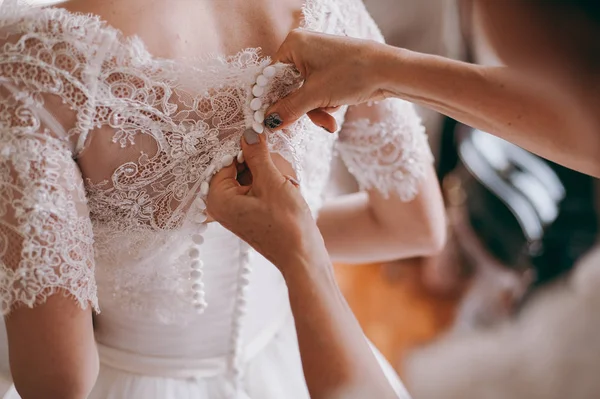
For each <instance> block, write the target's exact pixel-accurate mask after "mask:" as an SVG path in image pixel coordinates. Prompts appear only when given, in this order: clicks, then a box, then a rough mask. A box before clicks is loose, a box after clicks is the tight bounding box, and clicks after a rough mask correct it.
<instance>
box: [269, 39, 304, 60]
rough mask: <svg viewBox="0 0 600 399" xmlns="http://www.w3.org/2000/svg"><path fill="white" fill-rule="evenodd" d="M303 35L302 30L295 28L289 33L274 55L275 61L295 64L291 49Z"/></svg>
mask: <svg viewBox="0 0 600 399" xmlns="http://www.w3.org/2000/svg"><path fill="white" fill-rule="evenodd" d="M301 36H302V32H301V31H300V30H293V31H291V32H290V33H288V35H287V36H286V38H285V40H284V41H283V43H282V44H281V46H279V49H278V50H277V53H275V55H274V56H273V57H272V60H273V63H278V62H281V63H284V64H295V63H294V59H293V56H292V52H291V51H290V50H291V49H292V48H293V47H294V43H295V42H296V41H297V40H298V39H299V38H300V37H301ZM296 68H298V65H296Z"/></svg>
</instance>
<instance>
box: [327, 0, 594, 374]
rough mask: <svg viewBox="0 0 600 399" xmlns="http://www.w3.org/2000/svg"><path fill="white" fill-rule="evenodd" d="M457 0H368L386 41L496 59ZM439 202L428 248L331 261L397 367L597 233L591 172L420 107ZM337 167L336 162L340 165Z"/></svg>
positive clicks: (564, 263) (497, 319) (510, 296)
mask: <svg viewBox="0 0 600 399" xmlns="http://www.w3.org/2000/svg"><path fill="white" fill-rule="evenodd" d="M468 3H469V2H463V1H460V0H418V1H417V0H365V4H366V5H367V8H368V9H369V11H370V12H371V14H372V16H373V18H374V19H375V20H376V22H377V23H378V24H379V27H380V28H381V30H382V33H383V34H384V36H385V37H386V40H387V42H388V43H389V44H392V45H395V46H399V47H404V48H407V49H410V50H415V51H419V52H425V53H430V54H436V55H442V56H446V57H451V58H455V59H459V60H463V61H469V62H475V63H480V64H487V65H499V64H500V61H499V60H498V59H497V58H496V57H495V55H494V54H493V53H492V52H491V50H490V49H489V48H488V46H487V44H486V43H485V40H484V39H483V36H482V34H481V32H479V31H478V27H477V26H476V25H475V24H474V23H473V21H472V15H471V13H470V9H469V8H468ZM419 112H420V113H421V116H422V118H423V121H424V124H425V126H426V127H427V131H428V134H429V138H430V144H431V148H432V150H433V152H434V154H435V156H436V162H437V171H438V177H439V179H440V183H441V185H442V188H443V192H444V198H445V201H446V206H447V211H448V232H449V240H448V244H447V246H446V248H445V250H444V251H443V253H442V254H440V255H439V256H436V257H435V258H428V259H409V260H402V261H397V262H393V263H389V264H376V265H361V266H355V265H336V272H337V276H338V280H339V282H340V285H341V286H342V289H343V291H344V293H345V295H346V297H347V299H348V301H349V303H350V305H351V307H352V308H353V310H354V312H355V313H356V316H357V317H358V319H359V321H360V322H361V324H362V326H363V328H364V330H365V332H366V334H367V336H369V338H370V339H371V340H372V341H373V342H374V343H375V345H377V346H378V347H379V348H380V350H381V351H382V352H383V353H384V355H385V356H386V357H387V358H388V359H389V360H390V362H391V363H392V364H393V365H394V366H395V367H396V369H397V370H398V372H399V373H400V375H401V376H402V375H403V374H405V370H404V369H403V364H404V362H405V361H406V359H407V357H408V356H409V354H410V353H411V352H412V351H414V350H416V349H419V348H422V347H425V346H427V345H428V344H430V343H432V342H434V341H436V340H438V339H440V338H442V337H443V336H446V335H448V334H457V335H460V334H468V333H470V332H472V331H473V330H483V329H489V328H491V327H493V326H494V325H497V324H499V323H501V322H503V321H506V320H507V319H509V318H512V317H516V315H517V314H518V312H519V309H520V308H521V307H522V306H523V305H524V304H525V303H526V302H527V300H528V299H529V298H530V297H531V296H532V294H533V293H535V292H536V291H538V290H540V289H542V288H543V287H546V286H550V285H552V284H555V283H557V282H559V281H561V280H562V279H563V278H564V277H566V276H567V275H568V274H569V272H570V271H571V270H572V268H573V267H574V265H575V263H576V261H577V260H578V259H580V258H581V257H582V256H583V255H584V254H585V253H587V252H588V251H589V250H590V249H591V248H592V247H593V246H594V243H595V242H597V237H598V232H599V230H598V226H599V219H600V217H599V215H600V213H599V209H600V196H599V195H598V194H599V193H600V189H599V185H598V182H597V181H596V180H595V179H593V178H591V177H588V176H585V175H582V174H579V173H577V172H573V171H570V170H567V169H565V168H563V167H560V166H558V165H556V164H553V163H551V162H547V161H545V160H543V159H541V158H539V157H537V156H535V155H533V154H531V153H529V152H527V151H524V150H522V149H521V148H519V147H516V146H514V145H512V144H509V143H507V142H505V141H503V140H500V139H497V138H495V137H493V136H491V135H488V134H486V133H485V132H481V131H474V130H472V129H470V128H468V127H466V126H463V125H461V124H459V123H457V122H456V121H454V120H451V119H448V118H445V117H443V116H441V115H438V114H435V113H433V112H431V111H429V110H425V109H420V108H419ZM336 170H337V173H343V172H342V171H341V169H340V168H338V169H336Z"/></svg>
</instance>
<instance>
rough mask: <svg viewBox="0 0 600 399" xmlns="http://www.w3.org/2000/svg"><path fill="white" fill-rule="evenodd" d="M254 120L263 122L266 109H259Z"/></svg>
mask: <svg viewBox="0 0 600 399" xmlns="http://www.w3.org/2000/svg"><path fill="white" fill-rule="evenodd" d="M254 120H255V121H256V122H258V123H263V122H264V121H265V111H263V110H262V109H259V110H258V111H256V112H255V113H254Z"/></svg>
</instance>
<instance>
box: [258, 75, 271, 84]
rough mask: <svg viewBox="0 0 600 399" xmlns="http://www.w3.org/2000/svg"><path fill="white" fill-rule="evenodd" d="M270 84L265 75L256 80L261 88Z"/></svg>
mask: <svg viewBox="0 0 600 399" xmlns="http://www.w3.org/2000/svg"><path fill="white" fill-rule="evenodd" d="M268 83H269V79H267V77H266V76H265V75H260V76H259V77H258V78H256V84H257V85H259V86H266V85H267V84H268Z"/></svg>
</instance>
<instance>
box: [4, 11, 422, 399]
mask: <svg viewBox="0 0 600 399" xmlns="http://www.w3.org/2000/svg"><path fill="white" fill-rule="evenodd" d="M303 27H304V28H306V29H310V30H315V31H320V32H327V33H332V34H339V35H341V34H347V35H350V36H358V37H365V38H372V39H375V40H381V36H380V33H379V31H378V29H377V27H376V26H375V24H374V23H373V21H372V20H371V18H370V17H369V15H368V13H367V11H366V10H365V8H364V6H363V4H362V2H361V1H360V0H308V1H307V2H306V5H305V8H304V22H303ZM268 64H269V60H268V59H264V58H261V57H260V56H259V53H258V51H257V50H256V49H247V50H243V51H241V52H240V53H239V54H238V55H236V56H232V57H226V58H221V57H211V58H206V59H203V60H195V61H194V60H189V61H187V62H175V61H172V60H165V59H157V58H155V57H153V56H151V55H150V54H149V53H148V52H147V50H146V49H145V47H144V45H143V43H142V42H141V41H140V40H139V39H136V38H133V39H128V38H124V37H122V35H121V34H120V33H119V31H117V30H116V29H114V28H111V27H110V26H108V25H107V24H106V23H103V22H102V21H100V20H99V19H98V18H97V17H94V16H89V15H79V14H73V13H70V12H67V11H65V10H63V9H58V8H44V9H40V8H32V7H30V6H25V5H18V4H17V2H16V1H14V0H5V1H4V3H3V4H2V5H0V303H1V308H2V311H3V313H4V314H8V313H9V312H10V310H11V309H12V308H14V307H17V306H30V307H31V306H35V305H36V304H39V303H41V302H43V301H44V300H45V298H46V297H47V296H48V295H50V294H52V293H55V292H57V291H59V290H60V291H62V292H64V293H66V294H68V295H69V296H70V297H72V298H73V300H74V301H77V302H78V303H79V304H80V305H81V306H82V307H86V306H92V307H93V308H94V310H95V311H96V312H99V311H101V313H97V315H96V316H95V334H96V340H97V343H98V350H99V353H100V359H101V370H100V375H99V377H98V381H97V383H96V386H95V388H94V390H93V392H92V394H91V398H92V399H107V398H109V399H142V398H143V399H208V398H211V399H213V398H214V399H222V398H246V399H248V398H251V399H283V398H285V399H296V398H297V399H306V398H308V393H307V390H306V386H305V382H304V379H303V375H302V369H301V364H300V358H299V352H298V347H297V342H296V336H295V331H294V325H293V319H292V316H291V312H290V308H289V303H288V299H287V290H286V286H285V284H284V281H283V279H282V277H281V275H280V274H279V273H278V271H277V270H276V268H275V267H273V266H272V265H271V264H269V262H268V261H266V260H265V259H264V258H262V257H261V256H259V255H258V254H257V253H255V252H253V251H252V250H251V249H250V248H249V247H248V246H247V245H246V244H245V243H243V242H241V241H240V240H239V239H238V238H236V237H235V236H233V235H232V234H230V233H229V232H228V231H226V230H225V229H224V228H223V227H221V226H220V225H218V224H215V223H211V224H208V225H207V224H205V223H203V222H204V221H205V218H206V217H205V214H204V202H203V195H202V190H200V187H201V185H202V183H203V182H205V181H209V180H210V177H211V175H212V174H213V173H214V170H215V169H216V168H218V167H219V165H220V162H222V159H223V158H224V157H225V156H227V155H233V156H235V155H236V154H237V152H238V151H239V140H240V137H241V135H242V133H243V132H244V131H245V130H246V129H248V128H250V127H251V126H252V124H253V118H254V113H253V111H252V110H251V109H250V106H249V101H250V100H251V99H252V97H253V96H252V93H251V91H252V87H253V84H254V83H255V81H256V79H257V77H258V76H259V75H260V74H261V72H262V71H263V69H264V68H265V67H266V66H267V65H268ZM298 84H299V78H298V75H297V73H296V72H295V71H294V70H293V69H291V68H290V67H288V66H283V65H278V66H277V67H276V74H275V76H274V77H273V78H272V80H271V81H270V83H269V84H268V85H267V86H266V87H265V90H264V93H262V94H261V95H260V96H259V97H260V99H261V102H262V103H263V104H264V106H263V109H264V107H266V105H267V104H270V103H272V102H273V101H274V100H275V99H278V98H281V97H282V96H284V95H285V94H287V93H288V92H289V91H290V90H293V89H294V88H296V87H298ZM344 117H345V122H343V125H342V129H341V131H340V132H339V134H335V135H330V134H326V133H324V132H323V131H322V130H321V129H320V128H318V127H315V126H314V125H312V124H311V123H310V122H309V121H308V120H307V119H302V120H301V121H299V122H298V123H296V124H295V125H293V126H292V127H291V128H289V129H287V130H285V131H284V132H281V133H278V134H274V133H270V132H267V134H268V135H269V142H270V146H271V148H272V150H273V151H274V152H278V153H279V154H281V155H282V156H284V157H285V158H286V159H287V160H289V161H290V163H291V164H292V165H293V167H294V168H295V170H296V172H297V174H298V176H299V177H300V180H301V185H302V192H303V194H304V195H305V197H306V199H307V201H308V203H309V205H310V207H311V209H312V210H313V211H314V212H315V214H316V213H317V212H318V210H319V208H320V206H321V203H322V201H323V198H322V197H323V191H324V188H325V186H326V183H327V179H328V175H329V167H330V162H331V159H332V156H333V153H334V150H335V148H337V150H338V151H339V153H340V155H341V157H342V158H343V159H344V161H345V162H346V165H347V167H348V168H349V170H350V171H351V172H352V173H353V174H354V176H355V177H356V179H357V180H358V182H359V183H360V184H361V186H362V187H363V188H377V189H379V190H381V191H382V192H390V191H391V190H394V191H395V192H396V193H397V194H398V195H400V196H401V197H402V198H403V199H406V200H409V199H411V198H412V197H414V195H415V194H416V190H417V187H418V182H419V179H421V178H422V177H423V175H424V171H425V168H426V166H427V164H428V163H429V162H431V155H430V152H429V148H428V145H427V140H426V136H425V134H424V132H423V129H422V127H421V125H420V122H419V119H418V118H417V116H416V115H415V113H414V111H413V108H412V106H411V105H410V104H408V103H405V102H402V101H399V100H388V101H384V102H381V103H378V104H370V105H363V106H357V107H350V108H349V109H344V110H342V111H341V112H340V115H339V118H340V122H342V120H343V119H344ZM382 365H383V367H384V368H385V369H386V371H387V372H390V378H391V381H393V382H394V384H395V385H396V387H397V389H398V392H399V396H400V397H402V398H407V397H408V395H407V394H406V393H405V391H404V390H403V387H402V385H401V383H400V382H399V381H398V380H396V379H395V377H394V375H393V373H392V372H391V370H390V369H389V365H387V364H386V363H385V361H382ZM17 397H18V394H17V393H16V391H14V390H12V391H11V392H9V393H8V394H7V395H6V398H11V399H12V398H17Z"/></svg>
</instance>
